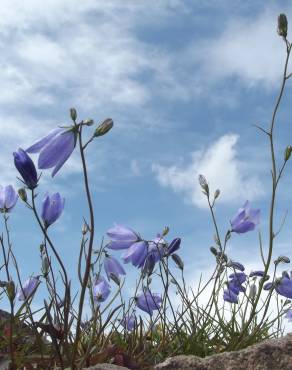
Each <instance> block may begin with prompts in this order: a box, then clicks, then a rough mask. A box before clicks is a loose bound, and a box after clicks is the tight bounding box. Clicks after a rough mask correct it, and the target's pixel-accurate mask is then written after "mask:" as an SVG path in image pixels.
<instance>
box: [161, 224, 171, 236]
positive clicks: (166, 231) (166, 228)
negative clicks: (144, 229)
mask: <svg viewBox="0 0 292 370" xmlns="http://www.w3.org/2000/svg"><path fill="white" fill-rule="evenodd" d="M168 233H169V227H168V226H165V228H164V229H163V232H162V236H166V235H167V234H168Z"/></svg>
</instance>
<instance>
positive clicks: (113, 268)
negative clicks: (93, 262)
mask: <svg viewBox="0 0 292 370" xmlns="http://www.w3.org/2000/svg"><path fill="white" fill-rule="evenodd" d="M103 267H104V270H105V273H106V276H107V278H108V280H110V278H111V274H114V275H115V276H116V277H117V278H119V277H120V275H126V271H125V270H124V268H123V266H122V265H121V264H120V262H119V261H117V260H116V259H115V258H114V257H112V256H109V255H106V257H105V259H104V264H103Z"/></svg>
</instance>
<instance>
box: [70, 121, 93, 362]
mask: <svg viewBox="0 0 292 370" xmlns="http://www.w3.org/2000/svg"><path fill="white" fill-rule="evenodd" d="M78 139H79V148H80V155H81V161H82V168H83V178H84V186H85V192H86V197H87V203H88V208H89V217H90V225H89V231H90V237H89V242H88V252H87V257H86V266H85V272H84V276H83V281H82V287H81V293H80V300H79V310H78V318H77V324H76V334H75V342H74V348H73V354H72V361H71V367H72V369H75V358H76V355H77V348H78V341H79V338H80V324H81V319H82V311H83V305H84V298H85V292H86V288H87V283H88V279H89V275H90V265H91V256H92V249H93V241H94V212H93V205H92V200H91V195H90V189H89V182H88V174H87V167H86V160H85V154H84V147H83V144H82V125H81V126H80V131H79V135H78Z"/></svg>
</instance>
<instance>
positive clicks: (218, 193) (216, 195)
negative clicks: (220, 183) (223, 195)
mask: <svg viewBox="0 0 292 370" xmlns="http://www.w3.org/2000/svg"><path fill="white" fill-rule="evenodd" d="M219 195H220V190H219V189H217V190H216V191H215V193H214V199H217V198H218V197H219Z"/></svg>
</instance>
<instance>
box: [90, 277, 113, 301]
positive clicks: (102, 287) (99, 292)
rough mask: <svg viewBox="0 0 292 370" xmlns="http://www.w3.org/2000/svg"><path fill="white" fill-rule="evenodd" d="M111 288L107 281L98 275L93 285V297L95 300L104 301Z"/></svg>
mask: <svg viewBox="0 0 292 370" xmlns="http://www.w3.org/2000/svg"><path fill="white" fill-rule="evenodd" d="M110 292H111V289H110V285H109V283H108V282H107V281H106V280H105V278H104V277H103V276H99V277H98V278H97V279H96V281H95V284H94V286H93V299H94V300H95V301H96V302H99V303H100V302H104V301H105V300H106V299H107V298H108V296H109V295H110Z"/></svg>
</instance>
